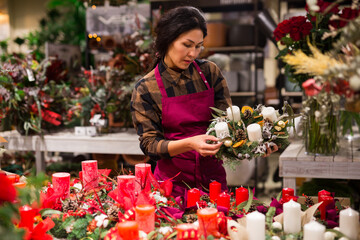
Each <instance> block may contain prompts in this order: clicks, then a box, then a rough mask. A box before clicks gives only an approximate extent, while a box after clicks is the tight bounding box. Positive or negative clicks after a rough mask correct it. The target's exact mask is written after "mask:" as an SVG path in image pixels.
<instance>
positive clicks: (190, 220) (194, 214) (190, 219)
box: [185, 213, 197, 223]
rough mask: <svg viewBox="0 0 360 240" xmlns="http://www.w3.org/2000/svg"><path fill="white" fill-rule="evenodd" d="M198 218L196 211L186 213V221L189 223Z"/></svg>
mask: <svg viewBox="0 0 360 240" xmlns="http://www.w3.org/2000/svg"><path fill="white" fill-rule="evenodd" d="M196 220H197V214H196V213H193V214H187V215H185V222H187V223H193V222H195V221H196Z"/></svg>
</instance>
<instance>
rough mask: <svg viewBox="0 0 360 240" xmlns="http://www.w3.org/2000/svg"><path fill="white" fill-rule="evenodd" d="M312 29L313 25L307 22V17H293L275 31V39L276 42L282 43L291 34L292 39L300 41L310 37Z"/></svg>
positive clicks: (280, 24) (283, 22)
mask: <svg viewBox="0 0 360 240" xmlns="http://www.w3.org/2000/svg"><path fill="white" fill-rule="evenodd" d="M311 29H312V25H311V23H310V22H308V21H307V19H306V17H304V16H297V17H292V18H290V19H289V20H284V21H282V22H281V23H279V25H278V26H277V27H276V29H275V30H274V37H275V39H276V41H280V40H281V39H282V38H283V37H285V36H286V35H287V34H290V37H291V38H292V39H293V40H294V41H299V40H301V39H303V38H304V37H305V36H307V35H309V34H310V30H311Z"/></svg>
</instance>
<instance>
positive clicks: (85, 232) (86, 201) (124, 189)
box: [0, 160, 359, 240]
mask: <svg viewBox="0 0 360 240" xmlns="http://www.w3.org/2000/svg"><path fill="white" fill-rule="evenodd" d="M109 172H110V171H109V170H101V169H97V162H96V160H89V161H83V162H82V171H81V172H80V173H79V177H78V178H77V177H76V178H72V179H71V178H70V174H68V173H54V174H53V175H52V181H51V182H49V183H48V185H47V186H46V187H42V188H41V190H40V191H39V190H38V186H39V185H38V184H39V183H42V182H43V181H44V179H43V178H38V177H37V178H28V179H24V178H23V177H21V178H19V179H17V178H16V176H14V174H10V175H9V174H8V173H3V172H1V173H0V180H1V183H2V184H1V185H0V190H1V191H0V216H2V218H1V221H0V233H1V235H2V236H9V237H10V236H11V239H29V240H30V239H53V238H56V239H105V240H108V239H119V240H120V239H122V240H128V239H129V240H132V239H153V240H155V239H195V240H196V239H231V240H237V239H244V240H248V239H249V240H251V239H256V240H264V239H273V240H276V239H305V240H307V239H311V238H308V236H314V234H316V236H318V238H316V239H339V238H341V237H344V236H346V237H348V238H350V239H357V236H358V234H359V231H358V230H359V228H358V226H359V225H358V224H359V213H358V212H357V211H355V210H353V209H351V208H344V207H343V206H342V205H341V204H340V202H339V201H338V199H336V198H335V196H334V193H330V192H328V191H325V190H322V191H319V193H318V198H317V199H318V203H315V201H314V199H313V198H312V197H307V196H305V202H304V203H302V204H301V203H299V202H300V201H299V202H298V197H297V196H296V195H294V189H291V188H284V189H283V190H282V193H281V194H278V196H277V197H276V198H273V199H272V202H271V203H270V205H265V204H264V203H262V202H261V201H259V200H258V199H256V198H255V197H254V191H253V190H251V189H249V188H243V187H240V188H238V189H236V191H235V194H233V193H231V192H230V193H227V192H221V190H220V188H218V187H217V185H218V183H216V182H212V183H211V184H210V186H209V190H210V191H209V193H205V192H201V191H200V190H198V189H196V188H193V189H189V190H188V191H187V192H186V194H185V196H179V197H176V198H174V197H172V196H171V192H172V183H171V179H169V180H166V181H164V182H161V183H159V182H157V181H156V179H154V178H153V175H152V172H151V170H150V165H149V164H146V163H141V164H137V165H136V166H135V175H133V174H132V173H131V172H125V171H124V173H127V174H124V175H119V176H117V181H116V180H114V179H111V178H109V177H108V176H107V175H108V174H109ZM16 179H17V180H16ZM16 181H18V182H16ZM18 183H23V185H22V186H21V187H20V186H19V185H18ZM35 183H36V185H34V184H35ZM24 185H26V187H24ZM5 192H6V193H7V194H1V193H5ZM39 193H40V194H39ZM37 196H40V198H37ZM36 199H40V201H37V200H36ZM9 239H10V238H9Z"/></svg>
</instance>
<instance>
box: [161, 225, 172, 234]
mask: <svg viewBox="0 0 360 240" xmlns="http://www.w3.org/2000/svg"><path fill="white" fill-rule="evenodd" d="M171 232H172V228H171V227H169V226H166V227H160V228H159V233H161V234H162V235H166V234H168V233H171Z"/></svg>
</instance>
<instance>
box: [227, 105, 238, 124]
mask: <svg viewBox="0 0 360 240" xmlns="http://www.w3.org/2000/svg"><path fill="white" fill-rule="evenodd" d="M231 109H232V111H231ZM226 112H227V117H228V118H229V119H230V121H234V122H238V121H240V119H241V115H240V108H239V107H238V106H231V107H228V108H227V109H226Z"/></svg>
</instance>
